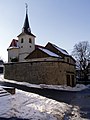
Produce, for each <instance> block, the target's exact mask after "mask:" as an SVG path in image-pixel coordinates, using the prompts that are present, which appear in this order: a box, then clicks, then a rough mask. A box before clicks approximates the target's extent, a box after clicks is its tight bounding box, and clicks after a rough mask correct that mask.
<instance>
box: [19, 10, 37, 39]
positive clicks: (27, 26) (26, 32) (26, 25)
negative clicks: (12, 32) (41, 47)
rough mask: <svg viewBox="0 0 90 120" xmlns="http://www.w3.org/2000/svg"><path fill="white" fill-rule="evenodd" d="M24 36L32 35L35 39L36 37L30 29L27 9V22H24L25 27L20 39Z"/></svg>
mask: <svg viewBox="0 0 90 120" xmlns="http://www.w3.org/2000/svg"><path fill="white" fill-rule="evenodd" d="M23 34H27V35H31V36H33V37H36V36H35V35H34V34H32V33H31V28H30V25H29V20H28V14H27V8H26V17H25V21H24V25H23V28H22V33H21V34H19V35H18V37H19V36H20V35H23Z"/></svg>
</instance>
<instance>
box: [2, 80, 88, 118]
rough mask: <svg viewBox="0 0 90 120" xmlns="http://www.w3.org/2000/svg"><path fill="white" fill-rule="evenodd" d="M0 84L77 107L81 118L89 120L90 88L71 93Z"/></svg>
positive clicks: (5, 83)
mask: <svg viewBox="0 0 90 120" xmlns="http://www.w3.org/2000/svg"><path fill="white" fill-rule="evenodd" d="M0 84H1V85H6V86H10V87H15V88H18V89H21V90H24V91H27V92H32V93H36V94H39V95H42V96H44V97H48V98H51V99H54V100H57V101H59V102H65V103H67V104H71V105H76V106H79V108H80V115H81V117H82V118H87V119H88V120H90V88H88V89H85V90H82V91H78V92H75V91H73V92H72V91H64V90H54V89H47V88H43V89H41V88H30V87H26V86H24V85H17V84H14V83H8V82H0ZM2 120H3V119H2ZM10 120H11V119H10ZM13 120H14V119H13Z"/></svg>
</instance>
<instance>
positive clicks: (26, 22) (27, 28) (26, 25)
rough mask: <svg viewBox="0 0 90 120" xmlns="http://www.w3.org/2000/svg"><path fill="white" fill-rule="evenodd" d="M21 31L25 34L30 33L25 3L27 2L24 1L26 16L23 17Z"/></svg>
mask: <svg viewBox="0 0 90 120" xmlns="http://www.w3.org/2000/svg"><path fill="white" fill-rule="evenodd" d="M22 32H25V33H27V34H30V33H31V29H30V26H29V21H28V5H27V3H26V17H25V22H24V26H23V30H22Z"/></svg>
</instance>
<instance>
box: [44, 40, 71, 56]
mask: <svg viewBox="0 0 90 120" xmlns="http://www.w3.org/2000/svg"><path fill="white" fill-rule="evenodd" d="M48 44H50V45H51V46H53V47H54V48H55V49H56V50H58V51H60V52H61V53H62V54H64V55H69V53H68V52H67V51H66V50H64V49H62V48H60V47H58V46H56V45H55V44H52V43H50V42H48V43H47V45H46V46H45V47H46V48H47V46H48Z"/></svg>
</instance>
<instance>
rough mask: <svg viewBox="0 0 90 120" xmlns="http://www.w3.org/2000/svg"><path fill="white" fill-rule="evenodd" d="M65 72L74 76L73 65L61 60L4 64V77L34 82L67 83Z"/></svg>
mask: <svg viewBox="0 0 90 120" xmlns="http://www.w3.org/2000/svg"><path fill="white" fill-rule="evenodd" d="M67 72H68V73H69V74H71V75H74V76H75V66H73V65H71V64H68V63H65V62H62V61H34V62H18V63H6V64H5V72H4V77H5V78H6V79H10V80H16V81H19V82H20V81H23V82H29V83H34V84H67V80H66V75H67ZM74 83H75V79H74ZM71 85H72V83H71Z"/></svg>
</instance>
